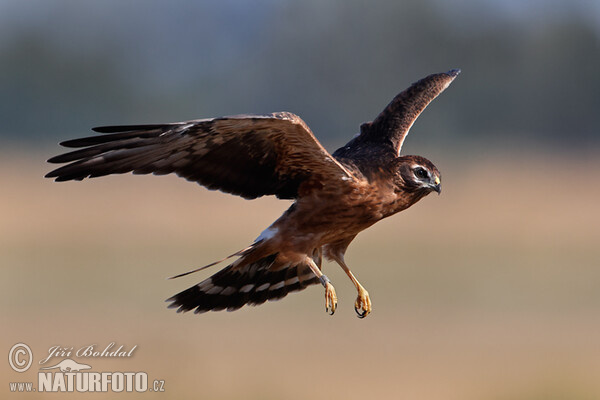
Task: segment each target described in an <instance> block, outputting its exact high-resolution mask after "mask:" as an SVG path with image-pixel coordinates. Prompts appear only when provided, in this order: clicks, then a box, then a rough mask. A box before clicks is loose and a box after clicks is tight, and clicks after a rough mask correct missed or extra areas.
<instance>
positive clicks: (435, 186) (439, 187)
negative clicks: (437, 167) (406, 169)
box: [431, 176, 442, 195]
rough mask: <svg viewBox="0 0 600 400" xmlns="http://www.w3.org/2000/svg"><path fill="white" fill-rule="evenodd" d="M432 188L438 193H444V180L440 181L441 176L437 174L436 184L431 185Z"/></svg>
mask: <svg viewBox="0 0 600 400" xmlns="http://www.w3.org/2000/svg"><path fill="white" fill-rule="evenodd" d="M431 189H433V190H435V191H436V192H437V194H438V195H440V194H441V193H442V182H441V181H440V177H439V176H436V177H435V181H434V184H433V185H431Z"/></svg>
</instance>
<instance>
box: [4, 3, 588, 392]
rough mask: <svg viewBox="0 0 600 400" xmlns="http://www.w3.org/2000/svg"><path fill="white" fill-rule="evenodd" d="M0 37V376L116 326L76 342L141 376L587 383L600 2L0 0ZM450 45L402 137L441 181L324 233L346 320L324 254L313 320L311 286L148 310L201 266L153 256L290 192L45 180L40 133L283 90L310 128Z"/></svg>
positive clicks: (380, 93)
mask: <svg viewBox="0 0 600 400" xmlns="http://www.w3.org/2000/svg"><path fill="white" fill-rule="evenodd" d="M0 60H2V62H1V63H0V121H1V124H0V182H2V186H3V190H2V195H1V196H0V227H1V229H0V266H1V267H2V272H3V274H4V276H3V279H2V280H1V283H0V310H1V318H2V320H1V322H2V330H1V331H0V338H1V340H2V342H1V343H2V349H3V350H2V351H6V352H7V353H8V351H9V349H10V347H11V346H12V345H13V344H15V343H18V342H24V343H26V344H28V345H29V346H30V347H31V348H32V350H33V353H34V364H33V367H32V369H31V370H29V371H27V372H25V373H22V374H18V373H16V372H14V371H13V370H12V369H11V368H10V367H9V365H8V363H6V362H4V363H0V364H2V367H1V368H0V376H1V378H2V382H3V383H2V385H3V386H4V389H0V393H1V394H2V397H5V396H11V393H10V391H9V389H8V388H7V386H9V385H8V384H7V383H8V382H15V381H36V379H37V373H36V371H37V368H38V367H39V366H38V365H37V362H38V361H39V360H40V359H41V358H43V356H45V355H46V354H47V351H48V348H50V347H51V346H54V345H61V346H66V347H70V346H73V347H75V348H77V347H81V346H84V345H88V344H92V343H95V344H98V346H105V345H107V344H108V343H110V342H116V343H117V344H123V345H125V346H126V347H132V346H134V345H137V346H138V347H137V350H136V353H135V355H134V357H132V358H130V359H122V360H102V359H97V360H96V359H94V360H87V363H89V364H91V365H92V366H93V367H94V370H96V371H102V370H104V371H146V372H148V375H149V377H150V379H163V380H165V390H166V391H165V392H164V393H144V394H142V395H137V396H139V397H143V398H190V397H192V396H193V397H196V398H207V399H306V398H312V399H325V398H342V397H343V398H345V399H359V398H401V399H412V398H421V399H457V400H458V399H461V400H468V399H479V400H481V399H492V400H504V399H506V400H513V399H525V400H529V399H532V400H533V399H557V400H558V399H570V400H579V399H585V400H587V399H597V398H600V380H599V379H598V377H599V376H600V249H599V247H598V239H599V238H600V213H599V211H600V210H599V206H598V198H599V197H600V188H599V186H598V184H597V183H596V182H595V181H594V180H595V179H596V176H595V174H596V173H598V172H600V158H599V157H598V156H599V152H598V150H599V149H600V135H599V128H600V74H599V72H600V3H598V2H591V1H587V0H544V1H542V0H526V1H522V0H521V1H517V0H487V1H485V0H480V1H477V0H461V1H455V2H451V3H449V2H445V1H442V0H419V1H413V0H410V1H408V0H407V1H402V2H397V1H370V2H359V1H331V2H322V1H317V0H305V1H302V2H294V1H274V0H273V1H254V2H234V1H221V2H184V1H170V2H167V1H157V0H151V1H127V2H123V1H118V0H105V1H102V2H91V1H88V2H82V1H67V0H60V1H58V0H52V1H46V0H43V1H42V0H30V1H19V0H1V1H0ZM452 68H461V69H462V74H461V75H460V76H459V77H458V78H457V80H456V81H455V82H454V83H453V84H452V86H451V87H450V88H449V89H448V90H447V91H446V92H444V93H443V94H442V95H441V96H440V98H438V99H437V100H435V102H433V103H432V104H431V105H430V107H429V108H428V109H427V110H426V111H425V112H424V114H423V115H422V116H421V118H420V119H419V120H418V121H417V123H416V124H415V126H414V127H413V129H412V131H411V135H410V136H409V137H408V139H407V141H406V143H405V147H404V150H403V152H404V153H405V154H420V155H423V156H425V157H427V158H429V159H431V160H433V162H434V163H435V164H436V165H437V166H438V168H439V169H440V170H441V171H442V174H443V185H444V189H443V193H442V195H441V196H439V197H438V196H430V197H428V198H426V199H424V200H423V201H422V202H421V203H419V204H418V205H417V206H415V207H413V208H411V209H410V210H407V211H406V212H403V213H401V214H399V215H397V216H395V217H393V218H389V219H388V220H385V221H382V222H380V223H379V224H377V225H375V226H374V227H372V228H370V229H369V230H367V231H365V232H364V233H362V234H361V235H359V236H358V238H357V239H356V240H355V242H354V243H353V244H352V245H351V246H350V249H349V251H348V254H347V257H346V260H347V261H348V263H349V265H350V266H351V268H352V269H353V271H354V272H355V274H356V275H357V277H358V278H359V280H360V281H361V282H362V283H363V285H364V286H365V287H366V288H367V290H369V292H370V294H371V298H372V300H373V307H374V311H373V313H372V314H371V315H370V316H369V317H368V318H366V319H365V320H358V319H357V318H356V316H355V314H354V310H353V304H354V299H355V296H356V293H355V290H354V287H353V286H352V284H351V283H350V281H349V280H348V279H347V278H346V277H345V275H344V273H343V272H342V271H341V269H340V268H339V267H337V266H336V265H334V264H327V265H325V267H324V268H325V271H326V273H327V274H328V275H329V277H330V278H331V279H332V281H333V283H334V284H335V286H336V289H337V291H338V297H339V304H338V311H337V312H336V314H335V315H334V316H333V317H330V316H328V315H326V314H325V312H324V304H323V303H324V299H323V290H322V288H320V287H317V286H313V287H311V288H309V289H307V290H305V291H303V292H301V293H297V294H293V295H290V296H288V297H287V298H286V299H284V300H283V301H280V302H275V303H267V304H265V305H263V306H261V307H257V308H252V307H246V308H243V309H242V310H240V311H237V312H235V313H225V312H223V313H210V314H204V315H201V316H195V315H193V314H189V315H188V314H185V315H178V314H176V313H174V312H173V311H172V310H167V309H166V304H165V303H164V302H163V300H164V299H166V298H167V297H169V296H171V295H172V294H174V293H176V292H178V291H180V290H182V289H185V288H187V287H189V286H191V285H193V284H195V283H196V282H198V281H199V280H201V279H203V278H205V277H207V276H209V275H210V273H211V272H210V271H205V272H203V273H200V274H195V275H191V276H188V277H185V278H181V279H177V280H173V281H167V280H165V278H166V277H168V276H171V275H174V274H176V273H180V272H183V271H186V270H188V269H191V268H193V267H196V266H199V265H204V264H207V263H209V262H211V261H214V260H216V259H220V258H222V257H223V256H225V255H228V254H230V253H231V252H233V251H236V250H238V249H240V248H243V247H245V246H246V245H248V244H249V243H250V242H251V241H252V240H253V239H254V238H255V237H256V236H257V235H258V233H259V232H260V231H262V230H263V229H264V228H265V227H266V226H268V225H269V224H270V223H271V222H272V221H273V220H274V219H275V218H277V217H278V216H279V214H280V213H281V212H282V211H283V210H284V209H285V208H287V207H288V206H289V203H288V202H285V201H277V200H274V199H270V198H267V199H258V200H254V201H244V200H241V199H238V198H234V197H232V196H227V195H224V194H221V193H217V192H209V191H207V190H205V189H203V188H201V187H199V186H197V185H193V184H190V183H187V182H185V181H184V180H182V179H177V178H176V177H174V176H166V177H154V176H135V177H134V176H131V175H126V176H114V177H106V178H102V179H93V180H86V181H84V182H69V183H62V184H58V183H54V182H52V181H50V180H48V179H43V175H44V174H45V173H47V172H48V171H49V170H50V169H51V166H50V165H48V164H46V162H45V160H46V159H48V158H49V157H51V156H53V155H55V154H57V153H59V152H61V149H60V147H59V146H58V145H57V142H59V141H61V140H66V139H70V138H74V137H79V136H87V135H90V134H92V132H91V131H90V128H91V127H93V126H98V125H112V124H129V123H132V124H138V123H161V122H173V121H181V120H187V119H196V118H207V117H214V116H221V115H232V114H239V113H268V112H274V111H282V110H285V111H291V112H294V113H296V114H298V115H300V116H301V117H302V118H303V119H304V120H305V121H306V122H307V123H308V124H309V126H310V127H311V128H312V130H313V131H314V132H315V135H316V136H317V137H318V138H319V139H320V140H321V141H322V142H323V143H324V145H325V146H326V147H327V148H328V149H329V150H331V151H333V150H335V148H337V147H339V146H341V145H343V144H344V143H345V142H347V141H348V140H349V139H350V138H351V137H352V136H353V135H354V134H355V133H357V132H358V127H359V125H360V123H362V122H365V121H368V120H371V119H373V118H374V117H375V116H376V115H377V113H378V112H379V111H381V109H382V108H383V107H384V106H385V105H386V104H387V103H388V102H389V101H390V100H391V98H392V97H393V96H394V95H396V94H397V93H398V92H400V91H401V90H403V89H404V88H406V87H407V86H408V85H409V84H410V83H412V82H414V81H416V80H418V79H420V78H422V77H424V76H426V75H428V74H430V73H435V72H442V71H447V70H449V69H452ZM216 270H217V269H216V268H215V269H214V270H213V272H215V271H216ZM5 354H6V353H5ZM58 360H59V359H57V361H58ZM76 360H77V361H79V362H84V363H86V360H85V359H76ZM12 395H14V396H15V397H19V398H23V399H24V398H46V397H52V395H48V394H42V393H28V394H24V393H19V394H12ZM55 396H56V397H57V398H58V396H59V395H55ZM72 396H77V397H78V398H79V397H85V396H81V395H79V394H77V395H75V394H73V395H72ZM90 396H92V395H90ZM93 396H94V397H95V398H99V397H103V396H104V397H106V398H108V397H109V396H110V398H113V397H114V396H127V397H136V395H127V394H124V393H122V394H118V395H114V394H109V395H102V394H99V393H96V394H94V395H93ZM61 397H62V396H61ZM104 397H103V398H104Z"/></svg>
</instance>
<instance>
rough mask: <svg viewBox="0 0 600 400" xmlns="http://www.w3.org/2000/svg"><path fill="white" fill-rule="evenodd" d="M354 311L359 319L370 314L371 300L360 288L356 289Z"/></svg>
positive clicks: (367, 293)
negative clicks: (356, 295)
mask: <svg viewBox="0 0 600 400" xmlns="http://www.w3.org/2000/svg"><path fill="white" fill-rule="evenodd" d="M354 311H356V315H357V316H358V318H361V319H362V318H364V317H366V316H367V315H369V313H371V298H370V297H369V292H367V291H366V290H365V289H363V288H362V287H360V288H359V289H358V297H356V302H354Z"/></svg>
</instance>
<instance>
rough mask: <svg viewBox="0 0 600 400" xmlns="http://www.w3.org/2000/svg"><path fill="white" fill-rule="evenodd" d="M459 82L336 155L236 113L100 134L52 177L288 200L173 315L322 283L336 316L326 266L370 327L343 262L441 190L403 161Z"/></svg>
mask: <svg viewBox="0 0 600 400" xmlns="http://www.w3.org/2000/svg"><path fill="white" fill-rule="evenodd" d="M459 73H460V70H457V69H453V70H451V71H448V72H445V73H439V74H433V75H429V76H427V77H425V78H423V79H421V80H419V81H418V82H416V83H414V84H412V85H411V86H410V87H409V88H408V89H406V90H404V91H403V92H401V93H400V94H398V95H397V96H396V97H394V99H393V100H392V101H391V102H390V103H389V105H388V106H387V107H386V108H385V109H384V110H383V111H382V112H381V113H380V114H379V115H378V116H377V117H376V118H375V119H374V120H373V121H371V122H366V123H364V124H362V125H361V126H360V133H359V134H358V135H356V136H355V137H354V138H353V139H352V140H350V142H348V143H347V144H346V145H345V146H343V147H341V148H339V149H338V150H337V151H335V152H334V153H333V154H330V153H328V152H327V150H325V148H324V147H323V146H322V145H321V144H320V143H319V141H317V139H316V138H315V136H314V135H313V133H312V132H311V130H310V128H309V127H308V126H307V125H306V123H305V122H304V121H303V120H302V119H300V117H298V116H297V115H294V114H292V113H288V112H278V113H273V114H268V115H238V116H230V117H221V118H211V119H199V120H192V121H186V122H177V123H170V124H157V125H131V126H105V127H99V128H93V130H94V131H96V132H99V133H103V134H104V135H99V136H91V137H86V138H81V139H74V140H68V141H66V142H63V143H61V144H62V145H63V146H65V147H69V148H80V149H78V150H74V151H71V152H68V153H65V154H62V155H58V156H56V157H53V158H51V159H49V160H48V161H49V162H50V163H66V165H64V166H61V167H60V168H57V169H55V170H53V171H52V172H50V173H48V174H47V175H46V177H48V178H56V181H69V180H82V179H84V178H86V177H90V178H91V177H98V176H104V175H109V174H121V173H127V172H133V173H134V174H149V173H152V174H155V175H163V174H170V173H175V174H176V175H178V176H180V177H183V178H185V179H187V180H189V181H194V182H197V183H199V184H201V185H203V186H205V187H206V188H208V189H211V190H221V191H223V192H226V193H231V194H234V195H238V196H241V197H243V198H246V199H254V198H257V197H261V196H267V195H274V196H276V197H278V198H280V199H291V200H293V203H292V205H291V206H290V207H289V208H288V209H287V210H286V211H285V212H284V213H283V214H282V215H281V217H279V218H278V219H277V220H276V221H275V222H273V223H272V224H271V225H270V226H269V227H268V228H266V229H265V230H264V231H263V232H262V233H261V234H260V236H258V238H257V239H256V240H255V241H254V242H253V243H252V244H251V245H250V246H248V247H246V248H245V249H243V250H240V251H238V252H236V253H234V254H232V255H231V256H229V257H227V258H225V259H223V260H221V261H219V262H222V261H225V260H227V259H229V258H232V257H237V259H235V261H233V262H232V263H231V264H230V265H228V266H227V267H225V268H223V269H221V270H220V271H219V272H217V273H215V274H214V275H212V276H211V277H209V278H207V279H205V280H203V281H202V282H200V283H198V284H196V285H194V286H192V287H190V288H189V289H187V290H184V291H182V292H181V293H178V294H176V295H174V296H173V297H171V298H170V299H168V300H167V301H168V302H170V303H171V304H170V305H169V307H170V308H177V311H178V312H182V311H190V310H194V311H195V312H196V313H202V312H206V311H211V310H212V311H218V310H228V311H233V310H237V309H239V308H241V307H242V306H244V305H246V304H249V305H258V304H262V303H264V302H265V301H267V300H277V299H280V298H282V297H284V296H286V295H287V294H288V293H290V292H293V291H299V290H302V289H304V288H306V287H307V286H310V285H313V284H318V283H321V284H322V285H323V286H324V287H325V310H326V311H327V312H329V313H330V314H333V313H334V312H335V310H336V307H337V296H336V293H335V289H334V287H333V285H332V284H331V282H330V280H329V279H328V278H327V276H326V275H324V274H323V273H322V271H321V261H322V258H323V256H325V258H327V259H328V260H330V261H335V262H336V263H337V264H339V265H340V266H341V267H342V269H343V270H344V271H345V273H346V274H347V275H348V277H349V278H350V280H351V281H352V283H353V284H354V285H355V286H356V290H357V291H358V296H357V299H356V302H355V304H354V308H355V310H356V313H357V314H358V316H359V317H360V318H363V317H365V316H366V315H368V314H369V313H370V312H371V300H370V298H369V293H368V292H367V291H366V290H365V289H364V288H363V286H362V285H361V284H360V283H359V282H358V280H357V279H356V277H355V276H354V274H353V273H352V272H351V271H350V268H348V266H347V264H346V261H345V260H344V254H345V252H346V249H347V248H348V245H349V244H350V242H352V240H353V239H354V238H355V237H356V235H357V234H358V233H359V232H361V231H362V230H364V229H366V228H368V227H369V226H371V225H373V224H374V223H376V222H377V221H379V220H381V219H383V218H386V217H389V216H391V215H393V214H396V213H397V212H399V211H402V210H405V209H406V208H408V207H410V206H411V205H413V204H415V203H416V202H417V201H419V200H420V199H422V198H423V197H424V196H426V195H427V194H429V193H431V192H432V191H435V192H437V193H438V194H439V193H440V191H441V181H440V179H441V178H440V172H439V171H438V169H437V168H436V167H435V166H434V165H433V163H431V161H429V160H427V159H425V158H423V157H421V156H413V155H403V156H400V150H401V148H402V143H403V142H404V139H405V138H406V135H407V134H408V131H409V130H410V128H411V126H412V125H413V123H414V122H415V120H416V119H417V117H418V116H419V114H420V113H421V112H422V111H423V110H424V109H425V107H427V105H428V104H429V103H430V102H431V101H432V100H433V99H435V98H436V97H437V96H438V95H439V94H440V93H441V92H442V91H444V90H445V89H446V88H447V87H448V85H449V84H450V83H451V82H452V81H453V80H454V79H455V78H456V76H457V75H458V74H459ZM217 263H218V262H217ZM214 264H216V263H213V264H209V265H208V266H210V265H214ZM199 269H202V268H199ZM199 269H198V270H199ZM191 272H194V271H190V272H188V273H191ZM188 273H185V274H181V275H178V276H182V275H187V274H188Z"/></svg>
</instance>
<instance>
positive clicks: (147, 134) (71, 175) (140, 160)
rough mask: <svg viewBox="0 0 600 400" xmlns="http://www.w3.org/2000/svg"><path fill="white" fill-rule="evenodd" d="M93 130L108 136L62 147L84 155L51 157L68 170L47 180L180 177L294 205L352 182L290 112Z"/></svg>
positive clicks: (59, 169) (71, 142) (236, 192)
mask: <svg viewBox="0 0 600 400" xmlns="http://www.w3.org/2000/svg"><path fill="white" fill-rule="evenodd" d="M94 131H96V132H100V133H108V134H107V135H101V136H91V137H87V138H82V139H75V140H69V141H66V142H63V143H61V144H62V145H63V146H65V147H75V148H82V149H79V150H75V151H72V152H69V153H65V154H62V155H59V156H56V157H53V158H51V159H49V160H48V162H51V163H68V164H67V165H65V166H62V167H60V168H57V169H55V170H54V171H52V172H50V173H48V174H47V175H46V177H47V178H56V181H68V180H82V179H84V178H86V177H97V176H104V175H109V174H122V173H126V172H133V173H134V174H149V173H153V174H156V175H163V174H169V173H175V174H177V175H179V176H181V177H183V178H186V179H187V180H190V181H195V182H198V183H200V184H201V185H204V186H206V187H207V188H208V189H213V190H215V189H218V190H221V191H223V192H227V193H232V194H236V195H240V196H242V197H244V198H247V199H253V198H257V197H260V196H265V195H276V196H277V197H279V198H286V199H292V198H295V197H297V195H298V187H299V186H300V184H301V183H303V182H305V181H314V180H318V181H321V182H322V183H325V182H326V181H332V180H335V181H338V182H339V180H340V179H342V178H345V179H348V178H352V176H351V175H350V173H349V172H348V171H347V170H346V169H345V168H344V167H343V166H342V165H341V164H340V163H339V162H337V161H336V160H335V159H334V158H333V157H332V156H331V155H330V154H329V153H328V152H327V150H325V149H324V148H323V146H322V145H321V144H320V143H319V142H318V141H317V139H316V138H315V137H314V135H313V134H312V132H311V131H310V129H309V128H308V126H307V125H306V123H305V122H304V121H302V119H300V117H298V116H296V115H294V114H291V113H286V112H282V113H275V114H270V115H265V116H259V115H240V116H233V117H223V118H215V119H206V120H196V121H188V122H180V123H173V124H164V125H134V126H107V127H100V128H94Z"/></svg>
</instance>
